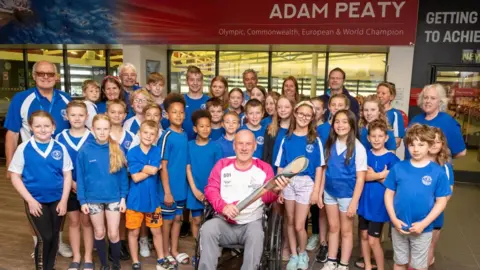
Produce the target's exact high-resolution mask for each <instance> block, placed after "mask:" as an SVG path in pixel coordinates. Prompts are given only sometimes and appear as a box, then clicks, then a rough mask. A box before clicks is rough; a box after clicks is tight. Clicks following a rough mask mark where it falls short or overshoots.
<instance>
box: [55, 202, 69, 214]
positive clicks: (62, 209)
mask: <svg viewBox="0 0 480 270" xmlns="http://www.w3.org/2000/svg"><path fill="white" fill-rule="evenodd" d="M56 210H57V213H58V215H59V216H64V215H65V214H66V213H67V201H62V200H60V202H59V203H58V204H57V209H56Z"/></svg>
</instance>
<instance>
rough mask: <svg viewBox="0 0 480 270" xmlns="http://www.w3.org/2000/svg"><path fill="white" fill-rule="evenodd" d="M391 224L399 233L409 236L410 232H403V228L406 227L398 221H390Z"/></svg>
mask: <svg viewBox="0 0 480 270" xmlns="http://www.w3.org/2000/svg"><path fill="white" fill-rule="evenodd" d="M392 224H393V226H394V227H395V229H396V230H397V231H398V232H399V233H401V234H410V232H408V231H404V230H403V228H404V227H407V226H408V225H407V224H406V223H405V222H403V221H401V220H400V219H398V218H397V219H396V220H392Z"/></svg>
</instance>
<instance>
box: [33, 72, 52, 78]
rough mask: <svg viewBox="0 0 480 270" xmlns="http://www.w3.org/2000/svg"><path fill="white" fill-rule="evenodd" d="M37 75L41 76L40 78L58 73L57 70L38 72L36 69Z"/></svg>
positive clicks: (50, 76)
mask: <svg viewBox="0 0 480 270" xmlns="http://www.w3.org/2000/svg"><path fill="white" fill-rule="evenodd" d="M35 75H36V76H37V77H40V78H45V76H47V78H53V77H55V76H56V75H57V73H55V72H38V71H35Z"/></svg>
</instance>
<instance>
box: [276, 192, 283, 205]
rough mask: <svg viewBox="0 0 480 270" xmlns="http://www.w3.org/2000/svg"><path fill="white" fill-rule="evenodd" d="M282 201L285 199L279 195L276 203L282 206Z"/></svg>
mask: <svg viewBox="0 0 480 270" xmlns="http://www.w3.org/2000/svg"><path fill="white" fill-rule="evenodd" d="M284 201H285V198H284V197H283V194H282V193H280V194H279V195H278V198H277V202H278V203H279V204H283V202H284Z"/></svg>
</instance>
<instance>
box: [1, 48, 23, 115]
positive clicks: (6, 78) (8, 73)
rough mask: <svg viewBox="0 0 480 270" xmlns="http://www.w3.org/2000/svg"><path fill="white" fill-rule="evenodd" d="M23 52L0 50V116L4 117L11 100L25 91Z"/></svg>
mask: <svg viewBox="0 0 480 270" xmlns="http://www.w3.org/2000/svg"><path fill="white" fill-rule="evenodd" d="M25 88H26V87H25V67H24V63H23V50H10V49H1V50H0V114H1V115H5V114H6V113H7V110H8V106H9V104H10V100H11V98H12V97H13V96H14V95H15V94H16V93H17V92H19V91H22V90H25ZM2 125H3V124H2Z"/></svg>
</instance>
